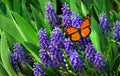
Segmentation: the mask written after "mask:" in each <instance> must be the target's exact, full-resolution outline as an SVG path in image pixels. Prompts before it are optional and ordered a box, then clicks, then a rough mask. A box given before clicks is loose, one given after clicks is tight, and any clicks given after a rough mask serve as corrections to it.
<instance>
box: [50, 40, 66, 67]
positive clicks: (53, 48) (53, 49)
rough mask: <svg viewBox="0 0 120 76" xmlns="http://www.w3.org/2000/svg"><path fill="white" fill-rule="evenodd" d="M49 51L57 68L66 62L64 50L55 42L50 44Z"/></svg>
mask: <svg viewBox="0 0 120 76" xmlns="http://www.w3.org/2000/svg"><path fill="white" fill-rule="evenodd" d="M49 52H50V56H51V59H52V63H53V66H54V67H55V68H59V67H60V66H61V65H62V64H65V62H64V57H63V54H62V51H61V50H60V49H59V48H58V46H57V45H56V44H54V43H53V42H51V44H50V46H49Z"/></svg>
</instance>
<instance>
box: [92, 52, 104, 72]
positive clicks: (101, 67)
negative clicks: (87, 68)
mask: <svg viewBox="0 0 120 76" xmlns="http://www.w3.org/2000/svg"><path fill="white" fill-rule="evenodd" d="M94 65H95V67H96V68H97V69H98V71H100V72H102V71H103V70H105V66H106V63H105V60H104V59H103V57H102V56H101V53H99V52H97V53H96V54H95V60H94Z"/></svg>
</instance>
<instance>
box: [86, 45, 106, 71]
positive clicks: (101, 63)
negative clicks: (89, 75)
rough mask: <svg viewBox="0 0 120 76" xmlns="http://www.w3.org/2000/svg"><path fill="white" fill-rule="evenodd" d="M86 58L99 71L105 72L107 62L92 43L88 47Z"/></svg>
mask: <svg viewBox="0 0 120 76" xmlns="http://www.w3.org/2000/svg"><path fill="white" fill-rule="evenodd" d="M85 50H86V51H85V57H86V58H87V60H88V62H90V63H91V65H92V66H94V67H95V68H96V69H97V70H98V71H100V72H102V71H103V70H105V65H106V64H105V60H104V59H103V57H102V56H101V53H99V52H97V51H96V50H95V49H94V47H93V45H92V44H91V43H89V44H87V45H86V49H85Z"/></svg>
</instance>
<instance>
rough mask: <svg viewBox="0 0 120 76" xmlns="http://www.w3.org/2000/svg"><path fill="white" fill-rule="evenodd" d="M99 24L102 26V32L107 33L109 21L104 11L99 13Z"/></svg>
mask: <svg viewBox="0 0 120 76" xmlns="http://www.w3.org/2000/svg"><path fill="white" fill-rule="evenodd" d="M99 21H100V26H101V28H102V33H103V34H104V33H105V32H106V34H107V35H108V32H109V31H111V29H110V22H109V21H108V19H107V17H106V15H105V13H101V14H100V19H99Z"/></svg>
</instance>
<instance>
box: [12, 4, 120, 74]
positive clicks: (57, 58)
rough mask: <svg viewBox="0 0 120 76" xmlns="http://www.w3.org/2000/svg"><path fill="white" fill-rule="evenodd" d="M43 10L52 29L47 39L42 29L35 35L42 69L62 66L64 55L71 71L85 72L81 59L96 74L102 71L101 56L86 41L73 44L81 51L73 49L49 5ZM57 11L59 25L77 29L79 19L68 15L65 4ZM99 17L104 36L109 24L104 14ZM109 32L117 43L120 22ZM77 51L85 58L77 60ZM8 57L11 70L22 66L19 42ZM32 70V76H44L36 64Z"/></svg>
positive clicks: (103, 67) (24, 56)
mask: <svg viewBox="0 0 120 76" xmlns="http://www.w3.org/2000/svg"><path fill="white" fill-rule="evenodd" d="M45 8H46V18H47V19H48V21H49V24H51V25H52V28H53V29H52V33H51V37H50V38H49V37H48V36H47V32H46V30H45V29H40V30H39V32H38V35H39V46H40V51H39V56H40V59H41V61H42V63H43V65H44V66H45V67H54V68H55V69H58V68H60V67H65V65H66V64H67V63H66V60H65V58H64V55H67V56H68V60H69V62H70V64H71V66H72V68H73V69H74V70H75V71H76V72H82V71H83V70H85V68H87V67H85V63H84V60H83V58H86V59H87V60H88V62H89V63H90V65H91V66H92V67H94V68H96V69H97V70H98V71H100V72H102V71H103V70H105V67H106V62H105V59H104V58H103V57H102V54H101V53H100V52H98V51H97V50H95V48H94V46H93V45H92V43H91V41H90V38H89V37H87V38H83V37H81V39H80V41H79V42H77V43H76V45H77V46H80V47H81V48H79V49H78V48H76V46H74V44H73V43H72V42H71V40H70V39H69V38H65V36H64V34H63V33H62V30H61V29H60V27H57V26H58V25H60V22H59V20H58V16H57V14H56V12H55V11H54V9H53V5H52V3H51V2H48V3H46V7H45ZM61 10H62V25H63V26H73V27H76V28H79V27H80V24H81V23H82V20H81V19H80V18H79V16H78V15H77V14H75V13H72V12H71V10H70V8H69V6H68V5H67V4H66V3H65V4H64V5H63V7H62V9H61ZM100 16H101V17H100V26H101V28H102V32H103V33H106V34H108V32H109V31H110V30H111V28H110V23H109V21H108V19H107V18H106V15H105V14H104V13H102V14H100ZM113 31H114V37H115V39H116V41H117V42H120V22H118V21H117V22H115V23H114V29H113ZM63 51H65V52H63ZM78 51H79V52H81V51H82V52H85V57H81V54H79V52H78ZM10 58H11V62H12V64H13V66H14V68H17V67H18V63H19V64H24V63H25V62H27V56H26V53H25V52H24V50H23V48H22V46H21V45H20V44H19V43H17V44H15V45H14V51H13V53H10ZM33 68H34V75H35V76H39V75H41V76H46V74H45V73H44V70H43V69H42V67H41V65H40V64H39V63H37V62H35V63H34V64H33Z"/></svg>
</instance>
